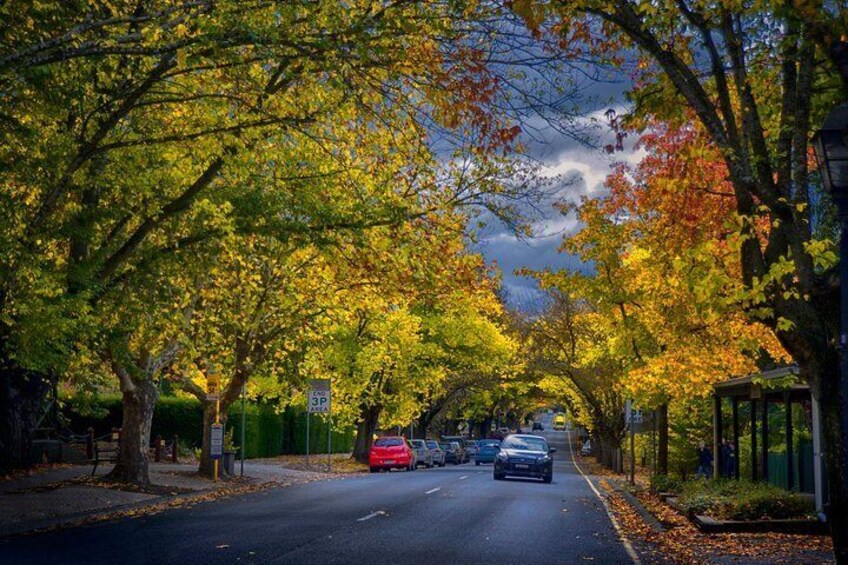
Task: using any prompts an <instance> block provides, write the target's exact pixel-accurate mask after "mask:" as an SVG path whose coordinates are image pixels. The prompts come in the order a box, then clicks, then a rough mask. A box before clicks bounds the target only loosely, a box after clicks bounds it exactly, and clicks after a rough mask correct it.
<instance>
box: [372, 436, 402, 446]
mask: <svg viewBox="0 0 848 565" xmlns="http://www.w3.org/2000/svg"><path fill="white" fill-rule="evenodd" d="M400 445H403V439H401V438H399V437H381V438H379V439H377V441H375V442H374V446H375V447H398V446H400Z"/></svg>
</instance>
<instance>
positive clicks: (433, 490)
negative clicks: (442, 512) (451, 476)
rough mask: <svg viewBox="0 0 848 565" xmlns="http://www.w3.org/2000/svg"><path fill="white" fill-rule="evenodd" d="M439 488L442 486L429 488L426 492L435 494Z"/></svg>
mask: <svg viewBox="0 0 848 565" xmlns="http://www.w3.org/2000/svg"><path fill="white" fill-rule="evenodd" d="M439 490H442V487H436V488H431V489H430V490H428V491H427V492H425V493H424V494H433V493H434V492H436V491H439Z"/></svg>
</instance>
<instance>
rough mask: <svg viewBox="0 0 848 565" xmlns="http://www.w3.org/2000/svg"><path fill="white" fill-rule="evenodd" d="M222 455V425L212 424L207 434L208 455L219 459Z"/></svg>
mask: <svg viewBox="0 0 848 565" xmlns="http://www.w3.org/2000/svg"><path fill="white" fill-rule="evenodd" d="M223 455H224V426H223V425H222V424H212V433H211V434H209V457H211V458H212V459H220V458H221V457H223Z"/></svg>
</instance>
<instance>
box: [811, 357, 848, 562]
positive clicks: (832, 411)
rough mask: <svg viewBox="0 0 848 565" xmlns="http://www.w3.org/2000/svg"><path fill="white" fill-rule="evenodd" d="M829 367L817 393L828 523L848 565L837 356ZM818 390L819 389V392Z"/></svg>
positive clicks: (847, 479) (847, 505)
mask: <svg viewBox="0 0 848 565" xmlns="http://www.w3.org/2000/svg"><path fill="white" fill-rule="evenodd" d="M828 361H829V363H828V364H827V366H826V368H824V369H823V370H821V371H820V372H819V374H818V375H817V376H818V377H819V378H817V379H815V380H816V381H817V384H818V386H817V387H814V393H815V394H816V397H817V398H818V399H819V403H820V406H821V414H822V435H823V436H824V438H823V439H824V445H825V446H826V449H825V463H826V465H827V483H828V489H827V490H828V503H827V520H828V523H829V524H830V531H831V537H832V538H833V548H834V554H835V557H836V562H837V563H839V564H846V563H848V492H846V491H848V477H846V469H845V467H844V465H843V451H842V450H843V449H845V445H844V442H843V440H844V438H843V437H842V422H841V418H842V414H843V411H842V402H841V401H840V399H841V396H842V395H841V392H840V386H839V385H840V383H839V381H840V379H839V378H838V375H839V374H840V373H839V362H838V357H837V356H836V355H833V356H831V358H829V359H828ZM816 389H818V390H816Z"/></svg>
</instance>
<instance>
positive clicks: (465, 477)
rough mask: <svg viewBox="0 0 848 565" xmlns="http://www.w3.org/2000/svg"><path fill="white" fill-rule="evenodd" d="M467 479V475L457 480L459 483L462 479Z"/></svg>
mask: <svg viewBox="0 0 848 565" xmlns="http://www.w3.org/2000/svg"><path fill="white" fill-rule="evenodd" d="M467 478H468V475H462V476H461V477H460V478H459V480H460V481H461V480H462V479H467Z"/></svg>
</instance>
